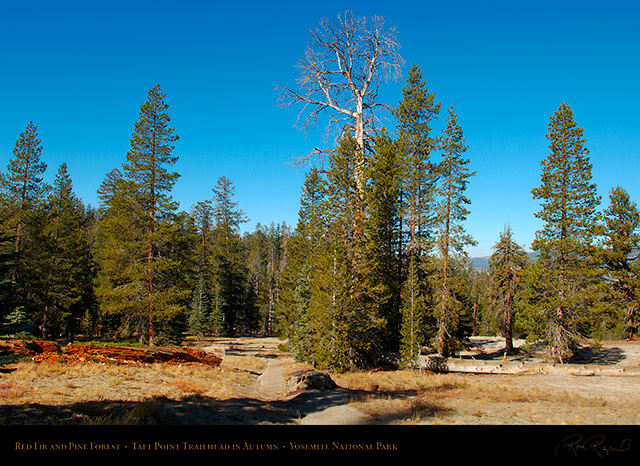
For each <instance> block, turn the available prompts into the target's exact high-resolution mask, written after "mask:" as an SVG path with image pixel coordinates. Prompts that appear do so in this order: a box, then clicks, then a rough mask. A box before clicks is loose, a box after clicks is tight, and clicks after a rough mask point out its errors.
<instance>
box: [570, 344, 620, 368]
mask: <svg viewBox="0 0 640 466" xmlns="http://www.w3.org/2000/svg"><path fill="white" fill-rule="evenodd" d="M626 358H627V356H626V355H625V354H624V351H622V349H620V348H617V347H613V348H593V347H587V348H581V349H580V350H578V351H576V353H575V354H574V355H573V357H572V358H571V359H570V360H569V363H570V364H597V365H601V366H613V365H615V364H618V363H620V362H622V361H623V360H625V359H626Z"/></svg>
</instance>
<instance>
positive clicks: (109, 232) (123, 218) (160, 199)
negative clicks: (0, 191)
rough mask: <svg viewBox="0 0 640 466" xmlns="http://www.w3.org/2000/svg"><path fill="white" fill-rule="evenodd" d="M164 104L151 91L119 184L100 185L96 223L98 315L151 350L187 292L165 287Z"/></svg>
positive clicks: (167, 130) (169, 135)
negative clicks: (127, 328) (118, 319)
mask: <svg viewBox="0 0 640 466" xmlns="http://www.w3.org/2000/svg"><path fill="white" fill-rule="evenodd" d="M164 98H165V94H164V93H162V91H161V89H160V87H159V86H155V87H153V88H152V89H151V90H149V93H148V99H147V102H145V103H144V104H143V105H142V106H141V107H140V118H139V120H138V121H137V122H136V123H135V126H134V132H133V134H132V137H131V149H130V150H129V152H128V153H127V161H126V163H124V164H123V166H122V177H121V178H119V177H118V176H113V175H112V176H110V177H108V179H107V180H105V183H103V190H104V191H105V192H106V193H107V194H106V199H108V210H107V212H105V214H104V215H103V217H102V219H101V222H100V224H101V228H102V246H103V247H102V250H101V259H102V262H101V264H102V268H103V269H104V275H105V277H104V279H103V280H102V286H101V287H100V293H101V297H102V307H103V310H104V311H105V312H107V313H116V314H120V315H123V316H124V317H125V319H126V320H127V321H129V322H130V323H132V324H133V325H134V326H135V327H134V330H135V329H136V328H137V329H139V330H140V331H141V340H144V341H147V342H149V344H153V343H155V342H156V341H157V340H158V339H159V338H160V334H161V333H162V331H163V328H164V329H166V328H167V324H168V323H170V322H171V321H172V319H174V318H176V317H177V316H178V315H179V314H181V313H182V311H183V309H184V306H185V304H184V303H185V296H184V295H185V291H184V290H183V289H181V288H180V287H177V286H176V285H175V283H173V282H172V280H171V272H172V258H171V254H170V252H171V248H170V246H169V245H170V244H171V242H172V238H174V237H175V235H176V234H177V232H176V226H175V224H174V222H173V220H174V218H175V211H176V208H177V204H176V203H175V202H174V201H173V200H172V198H171V196H170V191H171V190H172V188H173V186H174V184H175V182H176V181H177V179H178V177H179V175H178V173H177V172H172V171H169V169H168V168H169V167H170V166H172V165H174V164H175V163H176V162H177V160H178V157H176V156H174V155H173V150H174V145H173V143H174V142H176V141H177V140H178V136H176V135H175V134H174V129H173V128H171V127H169V123H170V119H169V115H168V113H167V109H168V105H167V104H166V103H165V102H164ZM107 188H108V189H107ZM114 188H115V189H114ZM141 326H142V327H141ZM157 326H159V327H157Z"/></svg>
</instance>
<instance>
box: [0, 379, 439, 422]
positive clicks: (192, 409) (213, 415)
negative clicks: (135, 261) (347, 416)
mask: <svg viewBox="0 0 640 466" xmlns="http://www.w3.org/2000/svg"><path fill="white" fill-rule="evenodd" d="M416 394H417V392H415V391H409V392H408V391H401V392H389V391H385V392H369V391H364V390H348V389H343V388H338V389H335V390H322V391H308V392H302V393H300V394H298V395H296V396H293V397H291V398H288V399H282V400H272V401H264V400H260V399H255V398H246V397H245V398H232V399H228V400H218V399H214V398H209V397H205V396H201V395H195V394H194V395H190V396H187V397H185V398H183V399H181V400H173V399H169V398H165V397H154V398H150V399H148V400H144V401H137V402H136V401H107V400H103V401H88V402H78V403H70V404H68V405H44V404H21V405H0V424H4V425H247V426H249V425H297V424H298V423H299V421H300V420H301V419H302V418H304V417H305V416H308V415H309V414H312V413H314V412H320V411H323V410H325V409H328V408H331V407H335V406H341V405H346V404H348V403H350V402H351V401H357V400H359V399H360V400H361V399H366V398H367V397H371V396H376V397H377V396H379V397H381V398H383V399H385V400H390V399H394V398H395V399H398V398H406V397H409V396H414V395H416ZM422 408H423V409H420V411H421V416H422V417H426V416H430V415H431V416H433V415H436V414H437V413H439V412H442V408H439V407H437V406H436V405H429V406H426V405H425V406H424V407H422ZM414 411H415V409H414ZM409 415H410V410H409V409H407V411H406V413H405V412H404V411H402V410H400V411H395V412H394V413H393V414H389V415H382V416H376V417H375V419H373V420H372V422H371V423H376V424H380V423H385V422H387V421H389V422H391V421H394V420H397V419H399V418H402V417H403V416H409ZM368 423H369V422H366V424H368Z"/></svg>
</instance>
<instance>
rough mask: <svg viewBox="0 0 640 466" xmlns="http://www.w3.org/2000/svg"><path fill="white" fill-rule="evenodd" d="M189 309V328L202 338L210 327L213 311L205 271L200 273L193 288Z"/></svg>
mask: <svg viewBox="0 0 640 466" xmlns="http://www.w3.org/2000/svg"><path fill="white" fill-rule="evenodd" d="M189 311H190V314H189V322H188V323H189V330H190V332H191V333H192V334H193V335H196V336H197V337H198V338H201V337H203V336H204V334H205V333H207V330H208V329H209V324H210V313H211V308H210V302H209V293H208V291H207V282H206V280H205V278H204V274H203V273H201V274H200V276H199V278H198V282H197V283H196V286H195V288H194V290H193V298H192V301H191V308H190V309H189Z"/></svg>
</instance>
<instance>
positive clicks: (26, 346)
mask: <svg viewBox="0 0 640 466" xmlns="http://www.w3.org/2000/svg"><path fill="white" fill-rule="evenodd" d="M60 350H61V348H60V345H59V344H58V343H56V342H53V341H36V340H16V339H10V340H0V355H6V354H13V355H23V356H35V355H36V354H41V353H45V352H47V353H59V352H60Z"/></svg>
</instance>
